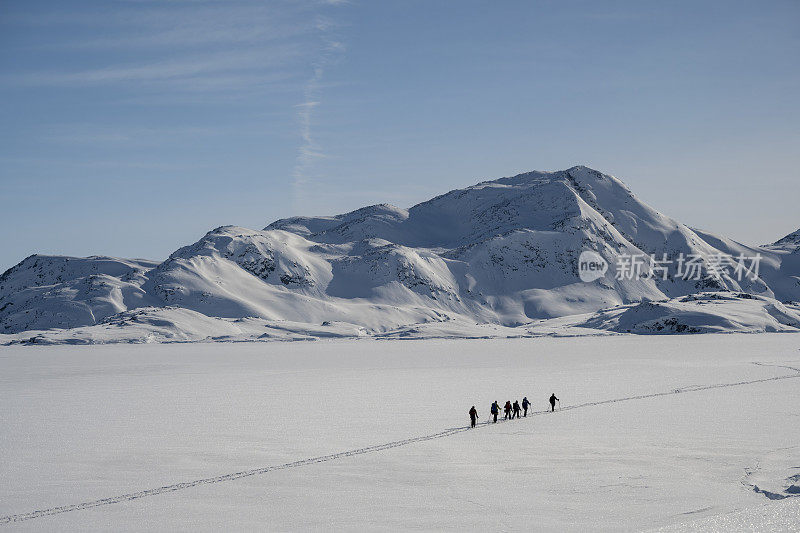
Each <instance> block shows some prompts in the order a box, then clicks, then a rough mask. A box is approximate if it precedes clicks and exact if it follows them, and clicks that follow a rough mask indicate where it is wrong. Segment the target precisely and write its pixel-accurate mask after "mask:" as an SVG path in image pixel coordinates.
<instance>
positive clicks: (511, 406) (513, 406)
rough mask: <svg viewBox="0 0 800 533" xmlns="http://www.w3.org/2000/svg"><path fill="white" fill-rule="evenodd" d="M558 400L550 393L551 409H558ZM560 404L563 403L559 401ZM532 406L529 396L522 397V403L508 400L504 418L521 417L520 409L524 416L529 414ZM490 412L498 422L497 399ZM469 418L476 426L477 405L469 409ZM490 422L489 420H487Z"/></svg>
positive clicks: (498, 407) (504, 407) (493, 420)
mask: <svg viewBox="0 0 800 533" xmlns="http://www.w3.org/2000/svg"><path fill="white" fill-rule="evenodd" d="M556 402H560V400H559V399H558V398H556V394H555V393H553V394H551V395H550V411H551V412H552V411H555V410H556ZM559 405H561V404H560V403H559ZM530 407H531V402H529V401H528V397H527V396H526V397H524V398H522V404H520V402H519V401H517V400H514V403H511V400H508V401H507V402H506V404H505V405H504V406H503V412H504V413H505V417H504V418H503V420H514V419H515V418H519V417H520V411H521V412H522V416H525V417H527V416H528V409H529V408H530ZM559 409H560V408H559ZM489 412H490V413H491V414H492V422H493V423H497V416H498V415H499V414H500V404H499V403H497V401H496V400H495V401H494V402H492V406H491V407H490V408H489ZM469 420H470V424H471V426H472V427H475V424H477V422H478V411H477V409H475V406H474V405H473V406H472V409H470V410H469ZM486 423H487V424H488V423H489V422H488V421H487V422H486Z"/></svg>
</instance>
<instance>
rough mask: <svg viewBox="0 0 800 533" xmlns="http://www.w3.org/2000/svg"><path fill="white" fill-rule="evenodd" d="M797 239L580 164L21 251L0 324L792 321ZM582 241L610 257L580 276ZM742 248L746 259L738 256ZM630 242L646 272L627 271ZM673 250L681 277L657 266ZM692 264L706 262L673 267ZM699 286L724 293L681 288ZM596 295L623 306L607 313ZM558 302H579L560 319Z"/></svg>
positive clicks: (301, 331)
mask: <svg viewBox="0 0 800 533" xmlns="http://www.w3.org/2000/svg"><path fill="white" fill-rule="evenodd" d="M798 248H799V247H798V245H797V232H795V233H794V234H791V235H789V236H787V237H785V238H783V239H781V240H779V241H777V242H776V243H775V244H774V245H771V246H764V247H749V246H745V245H742V244H740V243H737V242H735V241H733V240H730V239H727V238H724V237H719V236H715V235H712V234H709V233H705V232H703V231H700V230H697V229H692V228H689V227H687V226H686V225H684V224H681V223H679V222H677V221H676V220H674V219H671V218H669V217H667V216H665V215H663V214H661V213H659V212H657V211H655V210H654V209H652V208H651V207H649V206H648V205H647V204H645V203H644V202H642V201H641V200H639V199H638V198H637V197H636V196H635V195H634V194H633V193H632V192H631V191H630V189H629V188H628V187H627V186H625V185H624V184H623V183H622V182H621V181H620V180H618V179H617V178H615V177H613V176H609V175H606V174H602V173H600V172H598V171H595V170H592V169H589V168H587V167H582V166H579V167H573V168H570V169H568V170H564V171H560V172H529V173H525V174H520V175H517V176H513V177H509V178H502V179H498V180H494V181H486V182H482V183H479V184H477V185H474V186H471V187H467V188H465V189H459V190H454V191H451V192H449V193H447V194H444V195H441V196H438V197H436V198H433V199H432V200H429V201H427V202H424V203H421V204H418V205H416V206H414V207H412V208H410V209H402V208H398V207H394V206H391V205H385V204H382V205H375V206H369V207H364V208H362V209H358V210H356V211H353V212H351V213H346V214H343V215H336V216H328V217H294V218H289V219H283V220H278V221H276V222H273V223H272V224H270V225H268V226H267V227H266V228H264V229H263V230H261V231H256V230H250V229H246V228H239V227H234V226H225V227H220V228H217V229H215V230H212V231H210V232H209V233H208V234H206V235H205V236H204V237H203V238H201V239H200V240H199V241H197V242H196V243H194V244H191V245H189V246H185V247H183V248H180V249H179V250H177V251H176V252H174V253H173V254H172V255H171V256H170V257H169V258H168V259H167V260H166V261H164V262H162V263H160V264H156V263H154V262H149V261H140V260H135V261H134V260H122V259H113V258H106V257H90V258H86V259H78V258H66V257H51V256H38V255H35V256H31V257H29V258H27V259H25V260H24V261H22V262H21V263H20V264H18V265H17V266H15V267H13V268H12V269H10V270H9V271H7V272H6V273H5V274H3V275H2V276H1V277H0V334H7V335H6V337H8V338H7V339H6V341H7V342H12V341H19V340H25V339H31V338H37V337H36V336H34V337H31V334H30V333H22V332H26V331H31V330H45V329H51V328H79V330H73V331H71V332H63V331H61V332H58V331H56V332H53V331H51V332H48V333H46V334H45V333H37V334H36V335H37V336H38V338H39V339H40V340H41V339H47V338H50V339H62V340H63V339H66V338H72V339H73V340H75V338H76V337H75V336H76V335H78V337H80V338H82V339H85V340H86V341H87V342H92V341H93V340H98V339H99V340H102V341H111V340H114V339H117V338H124V339H125V340H169V339H173V340H177V339H180V340H201V339H206V338H217V337H219V338H226V339H227V338H265V335H266V337H270V338H271V337H273V336H277V337H281V336H284V335H283V334H277V333H276V331H277V332H283V333H284V334H289V333H291V335H294V336H297V335H305V336H310V337H318V336H321V335H337V336H338V335H344V336H347V335H364V334H367V335H391V334H394V333H398V332H403V331H405V332H410V331H425V330H426V329H429V328H430V325H431V324H449V325H450V326H452V327H450V329H449V330H448V329H447V328H444V330H442V329H441V328H439V329H436V331H438V334H446V333H443V332H444V331H445V330H446V331H450V334H452V335H455V336H460V335H463V336H473V335H474V336H482V335H484V334H487V333H486V332H487V328H488V329H490V330H492V331H495V332H497V331H501V332H502V333H496V334H503V335H506V334H536V333H537V331H538V332H541V331H547V332H548V333H553V332H554V331H553V327H554V326H553V324H562V323H563V324H566V323H567V322H569V323H570V326H569V327H570V328H580V329H581V330H582V331H585V330H588V331H594V332H595V333H596V332H598V331H623V332H627V331H632V332H637V333H648V332H653V333H659V332H665V329H666V331H667V332H695V331H698V332H699V331H707V330H708V331H711V330H713V331H719V330H724V331H763V330H795V329H797V328H798V324H800V312H798V309H800V308H798V307H797V305H796V304H794V303H792V302H798V301H800V254H799V253H798ZM583 251H592V252H594V256H593V257H596V258H598V261H599V262H605V264H606V265H607V267H608V271H607V272H606V273H605V274H604V275H601V276H600V277H599V278H597V279H594V280H592V281H588V282H587V281H582V280H581V277H580V275H579V274H580V273H579V271H578V258H579V256H580V254H581V252H583ZM754 257H758V259H759V261H758V268H753V266H754V261H753V260H752V259H751V260H750V263H749V264H746V261H747V260H748V258H754ZM631 258H636V260H637V261H638V262H639V263H638V266H637V268H638V269H640V270H641V271H642V272H643V273H645V274H647V273H648V272H649V273H650V274H651V275H649V276H648V275H645V276H638V275H636V276H634V275H625V274H626V272H625V269H626V268H629V267H630V265H631ZM676 258H677V262H678V267H679V268H683V269H684V275H680V274H681V273H680V272H678V271H676V270H675V269H674V268H668V267H667V266H666V265H667V263H668V262H669V266H670V267H674V266H675V261H676ZM736 258H739V263H736V260H735V259H736ZM723 259H724V260H723ZM690 264H693V265H694V266H695V267H697V268H698V269H699V270H698V273H702V275H697V276H694V277H687V276H686V275H685V274H686V272H685V271H686V270H687V268H688V267H689V266H690ZM626 265H627V266H626ZM637 272H638V271H637ZM628 274H631V272H628ZM742 274H744V275H742ZM709 292H711V293H719V294H720V295H725V296H724V297H723V298H720V299H718V301H717V302H716V303H719V301H724V302H728V303H727V304H726V305H714V306H708V305H706V303H707V298H706V296H703V297H698V298H689V299H687V298H686V297H687V296H691V295H707V294H708V293H709ZM739 294H744V295H748V298H749V299H748V301H747V302H746V304H747V305H748V312H747V313H744V314H740V315H737V316H735V317H730V316H727V315H726V313H727V312H728V310H730V309H734V308H739V307H741V304H742V298H739V297H737V296H736V295H739ZM750 297H753V298H750ZM651 302H661V303H659V304H657V305H656V304H651ZM781 302H783V303H781ZM642 305H647V306H649V307H647V312H646V313H645V314H646V315H647V317H646V320H645V319H643V320H644V321H645V322H648V323H650V322H653V321H656V322H658V321H659V320H660V321H662V322H663V321H664V320H666V321H667V323H668V324H673V325H674V326H675V327H667V328H664V327H662V328H661V329H659V328H657V327H653V328H652V330H651V329H648V327H644V326H642V327H639V326H637V325H636V324H638V322H636V323H635V320H633V319H632V318H631V317H632V316H638V314H640V313H641V312H642V309H643V308H642ZM712 307H713V309H714V311H713V312H708V311H706V309H711V308H712ZM694 308H697V309H701V308H702V309H703V312H702V313H700V314H697V313H694V312H693V311H692V309H694ZM751 308H752V309H751ZM776 309H777V311H776ZM134 310H138V311H134ZM609 310H617V311H619V313H622V314H623V315H624V317H625V318H624V319H620V320H611V319H608V314H609ZM617 311H613V312H612V313H611V314H612V315H613V314H614V313H616V312H617ZM687 313H688V315H687ZM734 314H735V312H734ZM592 315H593V318H587V317H591V316H592ZM656 315H657V316H656ZM712 315H713V316H712ZM145 316H146V317H148V319H147V321H146V323H143V322H137V320H142V319H143V317H145ZM569 316H576V317H581V318H580V320H571V321H567V322H564V320H563V318H562V317H569ZM682 316H690V317H691V319H689V320H688V322H689V323H691V325H689V324H684V323H683V322H682V318H680V317H682ZM720 316H723V317H724V319H723V320H718V319H717V318H719V317H720ZM137 317H139V318H138V319H137ZM191 317H195V318H194V319H193V318H191ZM698 317H701V318H698ZM714 317H717V318H714ZM632 320H633V322H632ZM553 321H555V322H553ZM212 323H213V324H215V326H212V325H211V324H212ZM287 324H290V325H289V326H287ZM456 324H457V325H458V326H457V327H456ZM620 324H623V326H620ZM676 324H677V325H676ZM467 326H469V327H467ZM629 326H630V327H629ZM684 326H685V327H684ZM131 328H133V329H131ZM709 328H710V329H709ZM133 331H135V332H136V333H135V334H132V333H131V332H133ZM287 332H289V333H287ZM510 332H515V333H510ZM489 334H490V335H491V333H489ZM0 341H2V339H1V338H0Z"/></svg>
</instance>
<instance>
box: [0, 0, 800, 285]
mask: <svg viewBox="0 0 800 533" xmlns="http://www.w3.org/2000/svg"><path fill="white" fill-rule="evenodd" d="M798 28H800V3H798V2H796V1H787V2H778V1H776V2H760V3H756V2H729V1H725V2H663V1H658V2H647V1H634V2H603V3H598V2H570V1H557V2H555V1H554V2H529V1H525V2H522V1H521V2H470V1H460V2H445V1H442V2H430V1H403V2H367V1H355V0H354V1H350V2H342V1H338V2H337V1H333V2H322V1H318V2H313V1H308V2H300V1H298V2H288V1H287V2H254V1H253V2H248V1H244V2H236V1H222V2H206V1H189V0H187V1H163V2H155V1H152V2H151V1H147V0H136V1H133V0H131V1H111V0H102V1H97V2H88V1H74V2H62V1H27V0H26V1H22V0H8V1H4V2H2V3H0V124H2V126H1V127H0V201H1V202H2V203H1V204H0V227H2V228H3V242H2V246H0V271H2V270H5V268H8V267H10V266H12V265H13V264H15V263H17V262H18V261H20V260H21V259H22V258H24V257H25V256H27V255H30V254H32V253H57V254H67V255H81V256H82V255H91V254H106V255H115V256H122V257H146V258H152V259H163V258H165V257H166V256H167V255H168V254H169V253H170V252H172V251H173V250H175V249H176V248H178V247H180V246H182V245H185V244H188V243H191V242H194V241H195V240H196V239H198V238H199V237H200V236H202V235H203V234H204V233H205V232H206V231H207V230H209V229H211V228H213V227H216V226H220V225H224V224H237V225H242V226H246V227H252V228H261V227H263V226H265V225H267V224H268V223H269V222H271V221H273V220H275V219H278V218H281V217H286V216H290V215H296V214H334V213H339V212H344V211H347V210H350V209H354V208H357V207H360V206H363V205H367V204H375V203H383V202H388V203H393V204H396V205H400V206H403V207H408V206H410V205H413V204H414V203H417V202H419V201H423V200H426V199H428V198H430V197H432V196H434V195H437V194H440V193H443V192H446V191H447V190H450V189H453V188H456V187H463V186H466V185H470V184H472V183H475V182H478V181H480V180H483V179H489V178H498V177H502V176H508V175H513V174H515V173H518V172H523V171H526V170H559V169H564V168H568V167H570V166H573V165H575V164H586V165H588V166H591V167H593V168H596V169H598V170H602V171H604V172H608V173H612V174H614V175H616V176H618V177H620V178H621V179H623V181H625V182H626V183H627V184H628V185H629V186H630V187H631V188H632V189H633V191H634V192H635V193H636V194H637V195H638V196H639V197H641V198H642V199H643V200H645V201H646V202H648V203H650V204H651V205H652V206H654V207H655V208H657V209H659V210H661V211H662V212H664V213H666V214H668V215H671V216H673V217H675V218H677V219H679V220H681V221H682V222H685V223H687V224H689V225H692V226H696V227H700V228H703V229H706V230H709V231H712V232H717V233H723V234H726V235H727V236H730V237H732V238H735V239H737V240H741V241H744V242H748V243H763V242H767V241H773V240H776V239H777V238H779V237H781V236H783V235H784V234H786V233H789V232H790V231H793V230H796V229H797V228H798V227H800V216H799V215H800V209H798V207H797V205H798V202H799V201H800V179H798V178H800V175H799V172H798V169H800V105H798V101H797V100H798V94H800V90H798V89H800V68H798V67H800V64H798V63H800V60H799V59H798V58H800V31H798Z"/></svg>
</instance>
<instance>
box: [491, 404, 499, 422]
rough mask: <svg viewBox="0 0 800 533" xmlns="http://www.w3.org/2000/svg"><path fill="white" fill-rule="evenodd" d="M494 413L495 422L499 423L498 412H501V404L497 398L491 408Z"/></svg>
mask: <svg viewBox="0 0 800 533" xmlns="http://www.w3.org/2000/svg"><path fill="white" fill-rule="evenodd" d="M489 410H490V411H491V413H492V418H493V419H494V420H493V423H495V424H497V413H499V412H500V406H499V405H497V400H495V401H494V403H493V404H492V406H491V407H490V408H489Z"/></svg>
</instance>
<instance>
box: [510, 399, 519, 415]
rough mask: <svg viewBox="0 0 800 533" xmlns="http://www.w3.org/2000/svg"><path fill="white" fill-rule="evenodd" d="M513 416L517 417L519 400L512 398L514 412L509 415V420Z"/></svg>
mask: <svg viewBox="0 0 800 533" xmlns="http://www.w3.org/2000/svg"><path fill="white" fill-rule="evenodd" d="M514 417H517V418H519V402H518V401H517V400H514V414H512V415H511V420H514Z"/></svg>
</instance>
